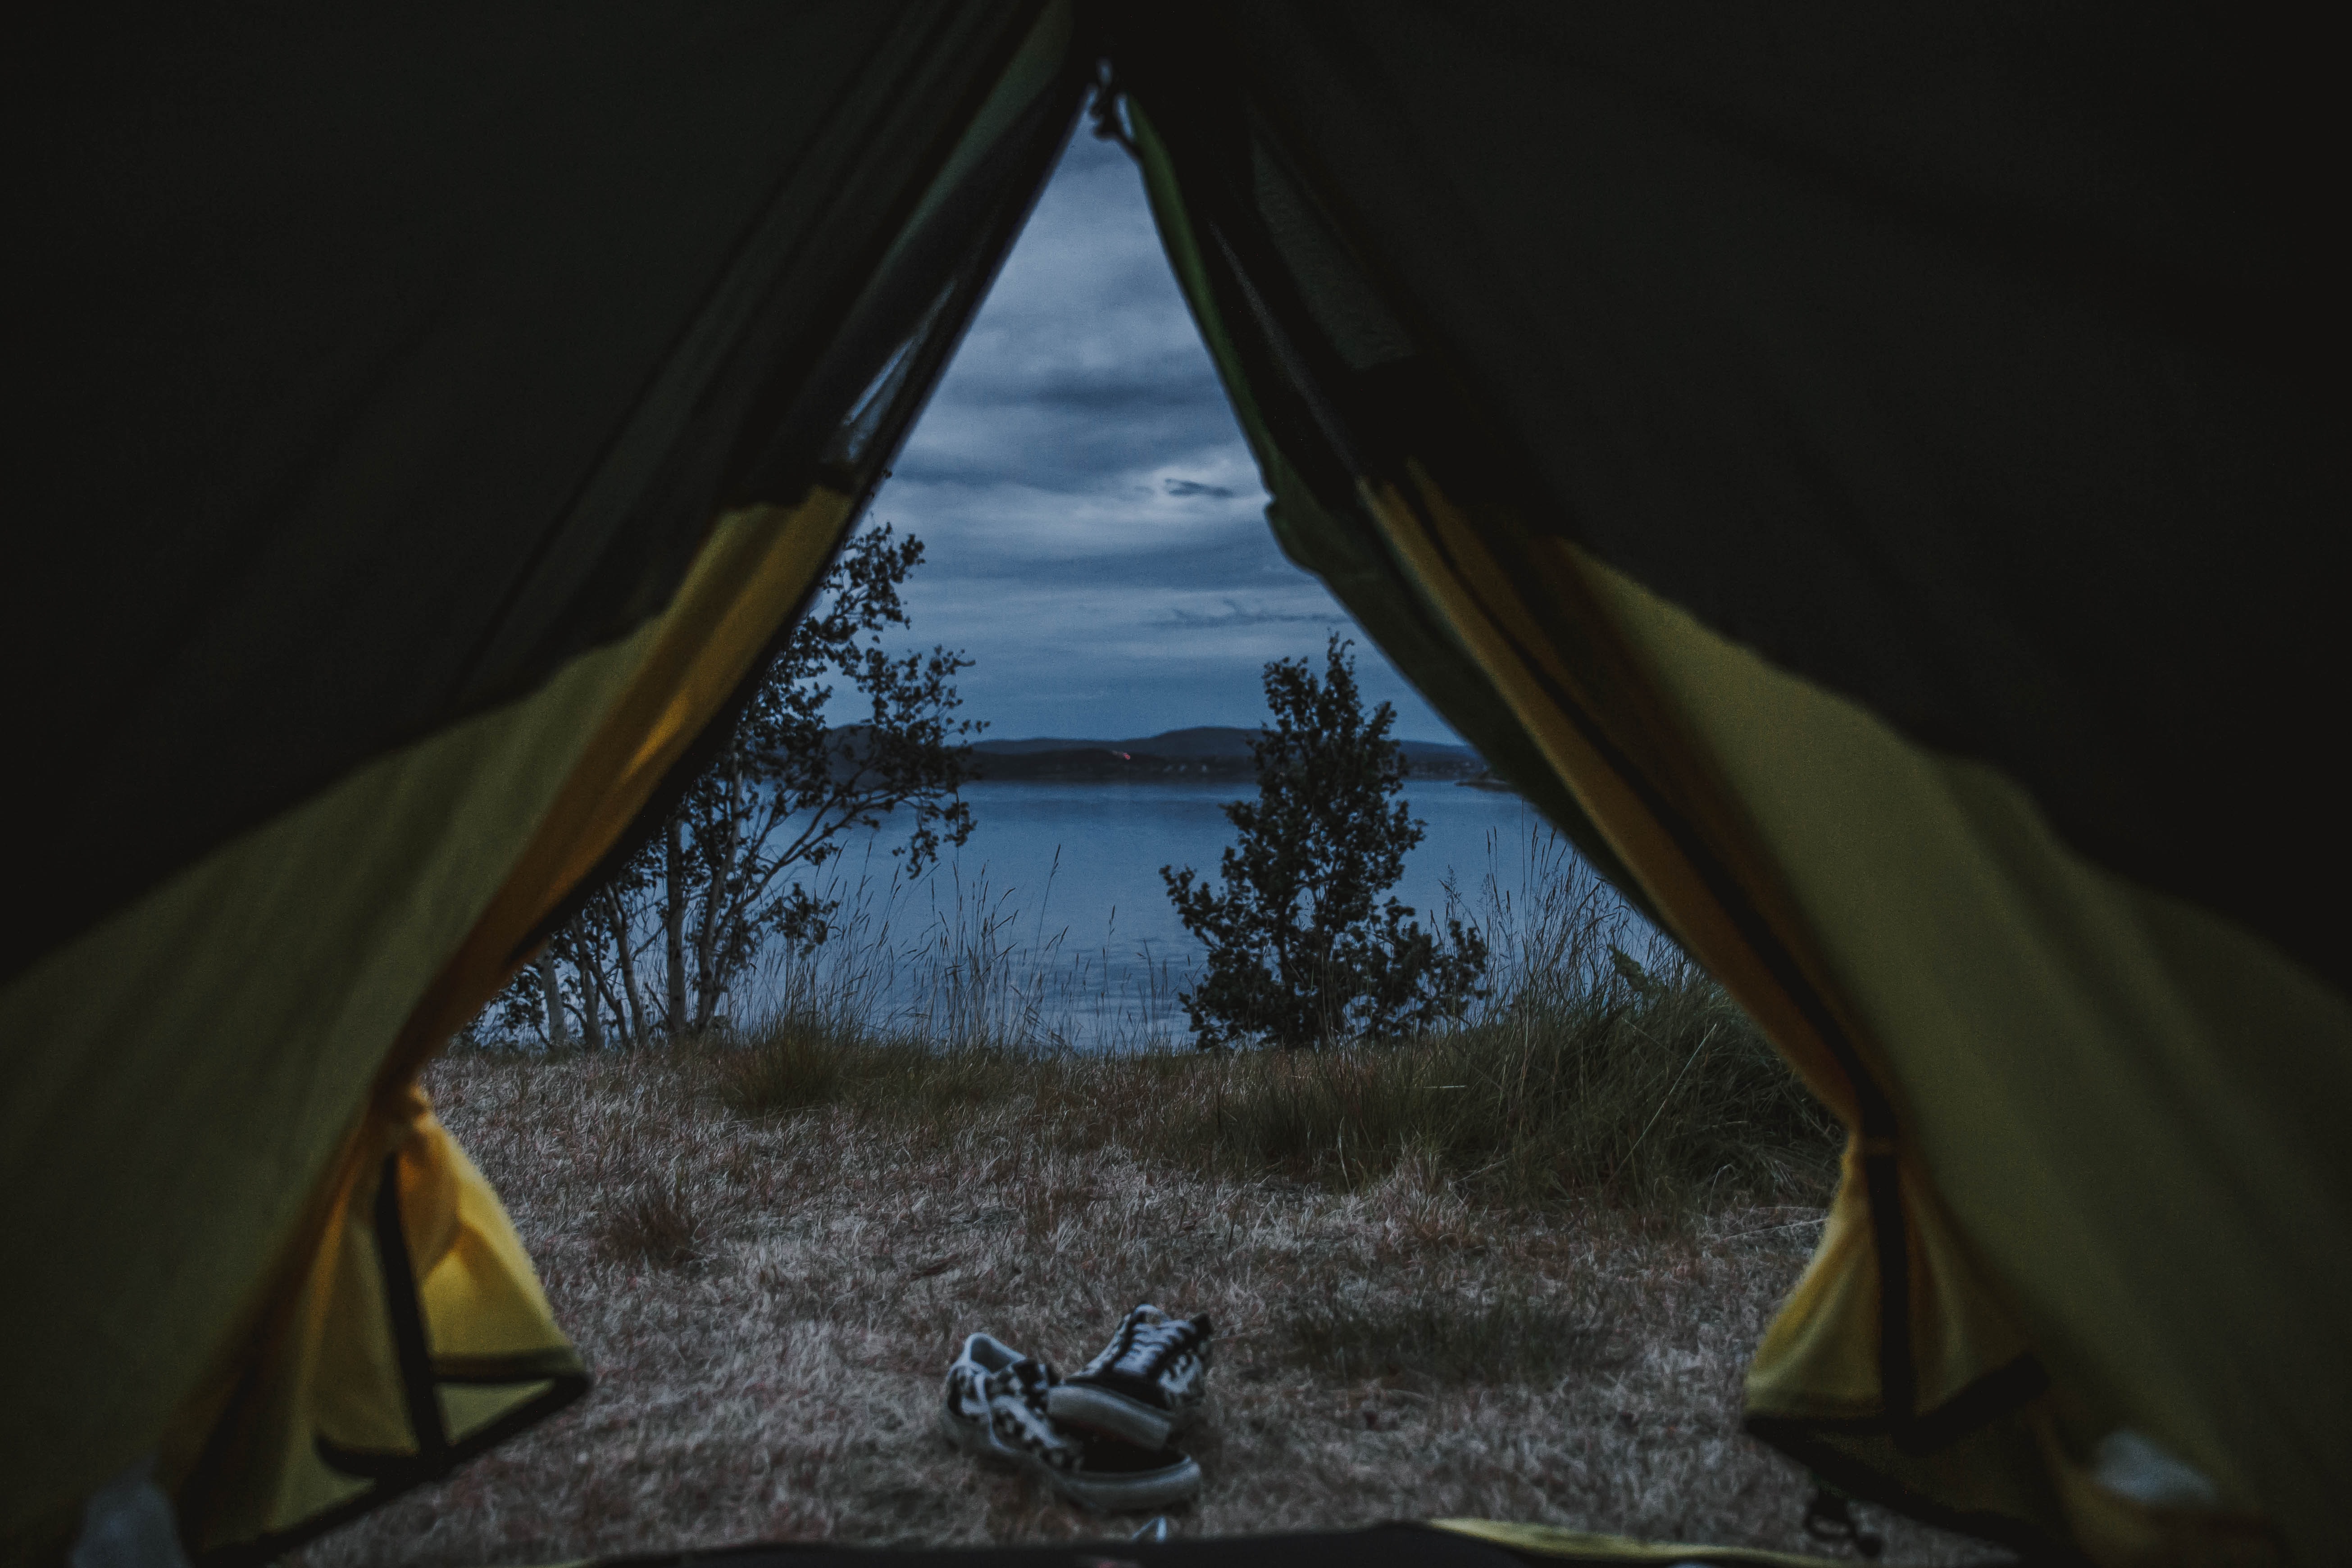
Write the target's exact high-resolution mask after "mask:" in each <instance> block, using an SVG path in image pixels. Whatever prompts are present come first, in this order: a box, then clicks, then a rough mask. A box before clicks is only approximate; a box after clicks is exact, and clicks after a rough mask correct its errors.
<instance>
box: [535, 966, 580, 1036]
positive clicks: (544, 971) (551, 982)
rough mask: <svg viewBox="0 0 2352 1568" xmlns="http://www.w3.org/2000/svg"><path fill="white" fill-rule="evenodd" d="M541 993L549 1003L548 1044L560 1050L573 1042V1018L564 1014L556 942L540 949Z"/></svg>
mask: <svg viewBox="0 0 2352 1568" xmlns="http://www.w3.org/2000/svg"><path fill="white" fill-rule="evenodd" d="M538 968H539V994H540V995H541V997H542V998H543V999H544V1000H545V1001H546V1003H547V1045H548V1048H549V1049H550V1050H557V1051H560V1050H562V1049H563V1048H564V1047H566V1046H569V1045H570V1044H571V1043H572V1020H571V1019H569V1018H567V1017H565V1016H564V1015H563V987H562V985H561V984H558V982H557V981H556V978H555V943H553V942H549V943H548V944H547V945H546V946H545V947H542V948H541V949H540V950H539V964H538Z"/></svg>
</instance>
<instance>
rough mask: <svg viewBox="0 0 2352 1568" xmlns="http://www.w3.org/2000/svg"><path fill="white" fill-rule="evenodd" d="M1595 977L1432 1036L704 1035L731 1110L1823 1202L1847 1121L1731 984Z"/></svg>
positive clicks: (1330, 1179) (1354, 1179) (1516, 1190)
mask: <svg viewBox="0 0 2352 1568" xmlns="http://www.w3.org/2000/svg"><path fill="white" fill-rule="evenodd" d="M1608 952H1610V953H1611V955H1612V958H1611V962H1610V963H1607V964H1604V965H1601V966H1600V967H1599V969H1598V972H1597V973H1595V974H1594V975H1593V976H1591V980H1592V983H1591V984H1587V985H1584V986H1582V987H1579V988H1574V989H1570V988H1568V987H1549V986H1541V985H1527V986H1523V987H1521V988H1520V989H1519V990H1518V991H1517V993H1516V994H1514V995H1513V996H1512V997H1511V999H1510V1000H1509V1001H1508V1003H1507V1004H1506V1005H1501V1006H1498V1007H1496V1008H1493V1009H1491V1010H1489V1011H1488V1012H1487V1014H1486V1016H1483V1017H1481V1018H1480V1019H1478V1020H1477V1021H1475V1022H1473V1023H1471V1024H1468V1025H1466V1026H1463V1027H1461V1028H1457V1029H1454V1030H1450V1031H1447V1032H1444V1033H1442V1034H1437V1035H1433V1036H1430V1037H1424V1038H1419V1039H1412V1040H1406V1041H1400V1042H1392V1043H1386V1044H1371V1045H1358V1046H1351V1047H1334V1048H1330V1049H1327V1050H1322V1051H1297V1052H1276V1051H1253V1052H1234V1053H1217V1054H1208V1053H1167V1052H1139V1053H1132V1054H1126V1055H1105V1056H1081V1055H1076V1054H1073V1053H1058V1054H1052V1055H1044V1056H1041V1055H1037V1054H1033V1053H1030V1052H1024V1051H1020V1050H1013V1049H1006V1048H1003V1047H988V1046H967V1047H963V1048H961V1049H955V1050H940V1049H936V1048H933V1047H929V1046H928V1045H926V1044H924V1043H922V1042H921V1041H920V1040H919V1039H915V1038H911V1037H897V1038H891V1037H880V1038H877V1037H871V1036H866V1035H863V1034H861V1033H859V1032H857V1031H856V1030H855V1029H853V1028H846V1027H844V1026H841V1025H839V1024H838V1023H836V1022H834V1021H832V1020H829V1019H826V1018H824V1017H822V1016H819V1017H799V1016H785V1017H783V1018H782V1019H779V1020H777V1021H775V1022H773V1023H772V1024H770V1025H769V1026H766V1027H765V1028H763V1029H762V1030H761V1031H760V1032H758V1033H757V1034H754V1035H752V1036H751V1037H749V1038H748V1039H743V1040H740V1041H731V1042H726V1043H721V1044H718V1045H713V1046H706V1047H704V1048H703V1050H702V1052H701V1053H700V1058H699V1067H700V1070H702V1071H704V1072H706V1073H707V1074H708V1075H709V1082H710V1084H711V1086H712V1089H713V1092H715V1093H716V1094H717V1095H718V1097H719V1100H721V1101H722V1103H724V1104H725V1105H726V1106H727V1107H728V1108H729V1109H730V1110H732V1111H734V1112H735V1113H736V1114H738V1115H741V1116H748V1117H755V1118H756V1117H762V1116H777V1115H785V1114H790V1113H793V1112H797V1111H801V1110H809V1109H812V1108H814V1107H819V1106H830V1105H845V1106H851V1107H855V1108H856V1109H858V1110H861V1111H863V1112H864V1113H866V1114H868V1115H871V1116H874V1117H877V1118H882V1119H885V1120H888V1121H896V1122H898V1123H901V1124H913V1125H919V1126H924V1127H928V1128H930V1129H931V1130H933V1131H939V1132H946V1131H952V1130H954V1129H955V1128H956V1127H958V1126H960V1125H961V1124H962V1123H963V1122H964V1121H968V1120H969V1119H970V1118H971V1117H972V1116H975V1115H980V1114H982V1113H985V1112H986V1111H987V1110H989V1109H990V1108H991V1107H993V1106H1001V1105H1003V1104H1004V1103H1005V1102H1007V1101H1009V1100H1013V1099H1014V1098H1031V1099H1035V1100H1040V1101H1042V1102H1046V1103H1051V1104H1055V1108H1056V1110H1057V1114H1056V1116H1055V1125H1056V1128H1057V1134H1056V1135H1057V1136H1058V1137H1060V1138H1062V1139H1063V1140H1064V1141H1065V1142H1066V1143H1069V1144H1070V1145H1071V1146H1076V1147H1084V1146H1087V1145H1090V1144H1094V1143H1099V1142H1103V1141H1105V1140H1108V1139H1112V1138H1117V1139H1119V1140H1120V1141H1122V1142H1128V1143H1129V1144H1132V1145H1134V1146H1135V1147H1136V1148H1137V1149H1138V1151H1139V1152H1143V1153H1147V1154H1149V1155H1150V1156H1152V1157H1154V1158H1158V1159H1162V1160H1167V1161H1171V1162H1173V1163H1181V1164H1182V1165H1185V1166H1186V1167H1188V1168H1190V1169H1192V1170H1194V1171H1196V1172H1199V1173H1203V1174H1223V1175H1229V1176H1235V1177H1243V1178H1246V1177H1250V1176H1258V1175H1283V1176H1288V1177H1292V1178H1294V1179H1302V1180H1312V1181H1317V1182H1319V1183H1322V1184H1327V1185H1330V1186H1333V1187H1335V1188H1339V1189H1349V1190H1352V1189H1356V1188H1360V1187H1362V1186H1363V1185H1365V1184H1368V1183H1373V1182H1378V1181H1380V1180H1382V1179H1384V1178H1385V1177H1387V1176H1388V1175H1390V1174H1391V1173H1393V1172H1394V1171H1396V1170H1397V1169H1398V1168H1399V1167H1400V1166H1401V1165H1402V1164H1404V1163H1411V1162H1422V1163H1427V1164H1429V1165H1430V1166H1431V1168H1432V1169H1433V1170H1434V1171H1435V1172H1437V1173H1440V1174H1441V1175H1442V1176H1443V1177H1444V1179H1446V1180H1448V1181H1453V1182H1458V1183H1461V1184H1465V1186H1467V1187H1468V1188H1470V1189H1471V1190H1473V1191H1475V1192H1476V1193H1477V1194H1479V1195H1481V1196H1482V1197H1485V1198H1486V1199H1489V1200H1491V1201H1497V1202H1506V1203H1517V1204H1541V1203H1546V1202H1552V1201H1559V1200H1566V1199H1571V1198H1582V1197H1592V1196H1599V1197H1602V1198H1605V1199H1608V1200H1611V1201H1617V1202H1622V1203H1627V1204H1635V1205H1667V1206H1675V1207H1679V1206H1687V1205H1691V1204H1694V1203H1701V1202H1717V1201H1730V1200H1733V1199H1744V1200H1747V1201H1756V1202H1780V1201H1806V1202H1818V1201H1820V1200H1821V1199H1822V1197H1823V1195H1824V1194H1826V1192H1827V1190H1828V1183H1829V1182H1830V1181H1831V1179H1832V1174H1833V1170H1834V1165H1835V1159H1836V1151H1837V1143H1838V1140H1839V1136H1840V1131H1839V1129H1838V1127H1837V1125H1836V1123H1835V1121H1833V1119H1832V1118H1831V1117H1830V1116H1829V1115H1828V1114H1827V1113H1826V1112H1825V1111H1823V1110H1822V1109H1821V1108H1820V1107H1819V1106H1818V1105H1817V1104H1816V1103H1815V1102H1814V1101H1813V1100H1811V1097H1810V1096H1808V1095H1807V1094H1806V1093H1805V1091H1804V1090H1803V1089H1802V1088H1801V1087H1800V1086H1799V1085H1798V1083H1797V1082H1796V1080H1795V1079H1794V1078H1792V1077H1791V1076H1790V1073H1789V1071H1788V1069H1787V1068H1785V1067H1783V1066H1782V1065H1781V1063H1780V1060H1779V1058H1777V1057H1776V1056H1774V1055H1773V1053H1772V1050H1771V1047H1769V1045H1768V1044H1767V1043H1766V1042H1765V1041H1764V1039H1763V1037H1761V1036H1760V1035H1759V1033H1758V1032H1757V1030H1756V1028H1755V1026H1753V1025H1752V1024H1750V1023H1749V1022H1748V1019H1747V1017H1746V1016H1745V1015H1743V1014H1742V1013H1741V1012H1740V1011H1739V1010H1738V1007H1737V1006H1735V1005H1733V1004H1732V1003H1731V1001H1730V999H1729V998H1728V997H1727V996H1726V995H1725V994H1723V992H1722V990H1721V988H1720V987H1718V986H1717V985H1716V984H1715V983H1714V982H1713V981H1711V980H1709V979H1707V978H1706V975H1705V974H1703V973H1700V972H1699V971H1698V970H1696V968H1695V967H1693V966H1692V965H1691V964H1689V963H1687V962H1686V961H1684V960H1682V959H1680V958H1679V957H1678V956H1671V955H1670V956H1666V957H1664V958H1659V957H1657V956H1655V955H1654V958H1653V963H1652V964H1651V965H1644V964H1643V963H1640V962H1639V961H1638V960H1635V959H1633V958H1632V957H1631V956H1630V955H1627V954H1625V953H1624V952H1623V950H1622V948H1613V947H1612V948H1611V949H1609V950H1608Z"/></svg>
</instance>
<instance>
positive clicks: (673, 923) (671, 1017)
mask: <svg viewBox="0 0 2352 1568" xmlns="http://www.w3.org/2000/svg"><path fill="white" fill-rule="evenodd" d="M662 956H663V958H664V959H665V960H667V963H668V965H669V973H668V975H667V980H668V983H669V984H668V995H667V1000H668V1003H669V1013H668V1016H667V1018H666V1020H665V1022H666V1023H667V1026H668V1028H669V1036H670V1038H671V1039H673V1040H675V1039H677V1037H679V1036H681V1035H683V1034H685V1033H686V844H685V834H684V830H683V829H681V828H680V827H679V826H678V820H677V817H675V816H673V817H671V818H670V819H669V841H668V845H667V861H666V863H665V864H664V866H663V875H662Z"/></svg>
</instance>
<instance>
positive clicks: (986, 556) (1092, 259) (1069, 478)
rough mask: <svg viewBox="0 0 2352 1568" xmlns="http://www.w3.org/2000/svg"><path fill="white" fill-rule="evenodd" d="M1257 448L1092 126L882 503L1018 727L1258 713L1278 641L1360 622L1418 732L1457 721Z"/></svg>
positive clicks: (922, 638)
mask: <svg viewBox="0 0 2352 1568" xmlns="http://www.w3.org/2000/svg"><path fill="white" fill-rule="evenodd" d="M1265 500H1266V498H1265V491H1264V490H1263V489H1260V488H1259V485H1258V477H1257V468H1256V465H1255V463H1253V462H1252V461H1251V459H1250V455H1249V448H1248V447H1247V446H1246V445H1245V444H1244V441H1243V440H1242V436H1241V431H1240V429H1239V427H1238V426H1236V425H1235V424H1234V416H1233V411H1232V409H1231V407H1230V406H1229V405H1227V403H1226V401H1225V396H1224V393H1223V390H1222V389H1221V388H1220V387H1219V385H1218V384H1217V378H1216V373H1215V371H1214V370H1213V368H1212V367H1211V365H1210V363H1209V356H1208V353H1207V351H1206V350H1205V349H1203V348H1202V346H1201V342H1200V338H1199V335H1198V334H1197V333H1196V332H1195V331H1194V330H1193V327H1192V317H1191V316H1190V315H1189V314H1188V313H1187V312H1186V310H1185V309H1184V302H1183V298H1182V296H1181V295H1180V294H1179V293H1178V292H1177V289H1176V282H1175V279H1174V278H1173V277H1172V276H1171V274H1170V272H1169V270H1168V262H1167V258H1166V257H1165V256H1164V255H1163V254H1162V253H1161V251H1160V240H1159V237H1158V235H1157V234H1156V233H1155V232H1154V231H1153V228H1152V226H1151V215H1150V208H1149V207H1148V205H1146V204H1145V201H1144V197H1143V184H1142V181H1141V178H1140V177H1139V175H1138V174H1137V173H1136V170H1135V166H1134V164H1133V163H1132V162H1131V161H1130V160H1129V158H1128V155H1127V154H1126V153H1124V152H1122V151H1121V150H1120V149H1118V147H1116V146H1114V145H1112V144H1110V143H1108V142H1100V141H1097V140H1096V139H1095V138H1094V137H1093V136H1092V135H1091V134H1087V133H1086V132H1083V131H1082V132H1081V133H1080V134H1079V135H1078V136H1077V137H1076V139H1075V140H1074V141H1073V142H1072V143H1071V146H1070V149H1069V152H1068V153H1066V155H1065V156H1064V158H1063V160H1062V164H1061V167H1060V169H1059V171H1058V172H1057V173H1056V174H1055V176H1054V179H1053V183H1052V184H1050V185H1048V186H1047V188H1046V190H1045V195H1044V197H1043V198H1042V199H1041V200H1040V202H1039V203H1038V205H1037V210H1036V212H1035V213H1034V215H1033V216H1032V217H1031V218H1030V220H1029V226H1028V228H1027V230H1026V231H1025V232H1024V234H1023V235H1022V237H1021V240H1020V243H1019V244H1018V245H1017V246H1016V247H1015V248H1014V250H1013V255H1012V256H1011V258H1009V259H1008V260H1007V261H1006V263H1005V267H1004V271H1003V275H1002V276H1001V277H1000V278H999V279H997V283H996V288H995V289H994V291H993V292H992V294H991V295H990V296H989V299H988V301H987V303H986V304H985V305H983V306H982V309H981V312H980V315H979V318H978V319H977V320H976V321H974V322H973V324H972V329H971V333H970V334H969V336H967V337H966V339H965V340H964V343H963V346H962V349H961V352H960V353H958V354H957V356H956V360H955V363H953V364H952V365H951V366H950V368H949V371H948V374H947V376H946V378H945V379H944V381H943V382H942V383H941V384H940V388H939V391H938V393H937V395H934V397H933V398H932V400H931V404H930V406H929V409H928V410H927V411H926V412H925V414H924V415H923V417H922V420H921V423H920V424H919V425H918V426H916V428H915V431H914V433H913V435H912V436H911V437H909V438H908V443H907V447H906V449H905V451H904V452H902V453H901V454H900V456H899V459H898V465H897V468H896V470H895V472H894V475H893V477H892V478H891V479H890V480H889V481H888V482H887V484H885V485H884V486H883V488H882V490H881V493H880V494H879V496H878V497H877V500H876V501H875V505H874V510H873V512H872V514H871V515H872V516H873V518H875V519H877V520H879V521H888V522H893V523H896V524H898V527H900V528H901V529H902V530H908V531H912V532H914V533H916V534H917V535H919V537H920V538H921V539H922V540H923V542H924V543H925V545H926V547H927V550H928V560H927V562H926V564H925V565H924V566H923V568H922V569H921V570H920V571H919V573H918V574H916V577H915V579H914V580H913V582H912V583H910V584H909V589H908V595H907V598H908V610H909V612H910V613H911V614H912V615H913V616H914V619H915V626H914V632H915V637H916V638H917V640H918V641H919V642H920V643H921V644H923V645H924V646H929V645H931V644H934V643H944V644H946V645H947V646H949V647H961V648H963V649H964V650H965V651H966V652H967V653H969V654H970V655H971V657H972V658H973V659H974V660H975V663H974V665H973V668H971V669H969V670H967V671H965V672H964V675H963V677H962V679H961V687H962V690H963V694H964V700H965V704H964V710H965V712H966V713H967V714H968V715H969V716H970V717H972V718H976V719H984V720H987V721H988V722H989V733H990V734H991V735H992V736H994V737H1000V738H1007V739H1013V738H1020V737H1024V736H1031V735H1075V736H1097V737H1104V738H1110V737H1116V736H1122V735H1142V734H1150V733H1154V732H1156V731H1161V730H1169V729H1174V728H1177V727H1179V726H1181V725H1187V724H1247V723H1252V722H1255V721H1256V720H1257V719H1258V718H1259V717H1260V716H1261V715H1262V714H1263V712H1264V710H1265V699H1264V696H1263V693H1262V692H1261V690H1260V689H1259V684H1258V673H1259V670H1260V668H1262V667H1263V666H1264V665H1265V661H1266V660H1268V659H1270V658H1281V657H1286V656H1297V655H1319V654H1320V652H1321V650H1322V647H1323V644H1324V639H1325V638H1326V637H1327V636H1328V634H1329V633H1330V632H1331V631H1332V630H1335V629H1336V630H1339V631H1341V632H1343V633H1345V634H1347V635H1351V636H1355V637H1356V639H1357V648H1356V654H1357V668H1358V673H1359V676H1360V679H1361V680H1362V683H1363V685H1364V687H1365V689H1366V692H1367V695H1368V696H1369V697H1370V698H1371V699H1374V700H1379V699H1382V698H1385V699H1387V700H1391V701H1393V702H1394V703H1395V704H1396V706H1397V711H1398V733H1399V734H1401V735H1403V736H1406V737H1410V738H1414V739H1422V740H1433V741H1434V740H1451V739H1453V738H1454V737H1453V736H1452V734H1451V732H1450V731H1447V729H1446V728H1445V726H1444V723H1443V721H1440V720H1439V719H1438V718H1437V717H1436V715H1435V714H1434V713H1433V712H1432V711H1431V710H1429V708H1428V707H1427V706H1426V705H1425V704H1424V703H1423V701H1422V700H1421V699H1420V698H1419V697H1418V696H1416V695H1415V694H1414V693H1413V691H1412V689H1411V688H1410V687H1408V686H1407V685H1406V684H1405V683H1404V681H1403V680H1402V678H1400V677H1399V676H1397V675H1396V673H1395V672H1394V671H1393V670H1392V669H1391V668H1389V666H1388V664H1387V662H1386V661H1385V660H1384V659H1383V658H1381V654H1380V652H1379V650H1378V649H1377V648H1374V647H1371V646H1370V642H1369V641H1368V640H1366V639H1365V638H1364V637H1362V636H1361V635H1360V634H1359V633H1357V632H1356V631H1355V629H1354V626H1353V624H1352V623H1351V622H1350V621H1349V618H1348V616H1347V613H1346V612H1345V611H1343V610H1342V609H1340V607H1339V605H1338V604H1337V602H1335V601H1334V600H1333V599H1332V598H1331V596H1330V595H1328V593H1326V592H1325V591H1324V589H1323V586H1322V584H1320V583H1318V582H1317V581H1316V580H1315V579H1314V578H1313V577H1310V576H1308V575H1307V574H1306V573H1304V572H1301V571H1299V570H1298V569H1297V567H1295V566H1293V565H1291V564H1290V563H1289V562H1287V561H1286V560H1285V559H1284V558H1283V555H1282V552H1280V550H1279V549H1277V548H1276V545H1275V542H1274V538H1273V535H1272V534H1271V532H1269V531H1268V530H1267V528H1266V524H1265V515H1264V509H1265Z"/></svg>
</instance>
